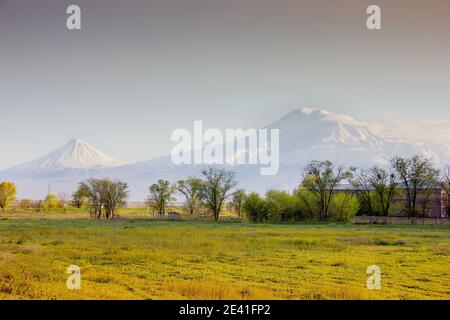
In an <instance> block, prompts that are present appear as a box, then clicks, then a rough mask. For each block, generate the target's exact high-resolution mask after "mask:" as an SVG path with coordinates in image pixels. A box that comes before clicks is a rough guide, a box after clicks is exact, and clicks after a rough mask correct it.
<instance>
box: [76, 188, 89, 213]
mask: <svg viewBox="0 0 450 320" xmlns="http://www.w3.org/2000/svg"><path fill="white" fill-rule="evenodd" d="M72 204H73V206H74V207H75V208H84V207H85V206H87V205H88V204H89V193H88V192H86V188H82V187H80V186H79V187H78V189H77V190H76V191H75V192H74V193H73V194H72Z"/></svg>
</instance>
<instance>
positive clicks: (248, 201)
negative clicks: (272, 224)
mask: <svg viewBox="0 0 450 320" xmlns="http://www.w3.org/2000/svg"><path fill="white" fill-rule="evenodd" d="M242 210H243V211H244V212H245V214H246V215H247V218H248V220H249V221H251V222H258V221H260V222H261V221H267V220H268V208H267V202H266V201H265V200H264V199H263V198H261V197H260V195H259V194H257V193H256V192H252V193H250V194H249V195H248V196H246V197H245V198H244V202H243V204H242Z"/></svg>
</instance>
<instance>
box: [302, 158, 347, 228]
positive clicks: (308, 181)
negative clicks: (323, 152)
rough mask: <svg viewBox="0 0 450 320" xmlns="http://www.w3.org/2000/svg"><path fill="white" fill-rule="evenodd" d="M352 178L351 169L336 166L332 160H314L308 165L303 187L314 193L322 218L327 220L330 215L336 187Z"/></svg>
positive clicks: (320, 217)
mask: <svg viewBox="0 0 450 320" xmlns="http://www.w3.org/2000/svg"><path fill="white" fill-rule="evenodd" d="M350 178H351V172H350V171H348V170H345V169H344V168H343V167H338V168H335V167H334V165H333V164H332V163H331V162H330V161H312V162H310V163H309V164H308V165H307V166H306V168H305V178H304V180H303V182H302V187H303V188H305V189H306V190H308V191H310V192H311V193H312V194H313V195H314V197H315V199H316V201H317V203H318V207H319V219H320V220H326V219H327V218H328V216H329V209H330V203H331V201H332V199H333V196H334V191H335V189H336V187H337V186H338V185H339V184H340V183H341V182H342V181H344V180H345V179H350Z"/></svg>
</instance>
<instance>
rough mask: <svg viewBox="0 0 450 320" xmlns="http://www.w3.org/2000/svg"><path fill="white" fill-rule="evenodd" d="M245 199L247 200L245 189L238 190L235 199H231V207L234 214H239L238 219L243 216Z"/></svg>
mask: <svg viewBox="0 0 450 320" xmlns="http://www.w3.org/2000/svg"><path fill="white" fill-rule="evenodd" d="M244 198H245V190H244V189H238V190H236V191H235V192H233V197H232V199H231V207H232V208H233V210H234V212H235V213H236V214H237V216H238V217H240V216H241V211H242V203H243V202H244Z"/></svg>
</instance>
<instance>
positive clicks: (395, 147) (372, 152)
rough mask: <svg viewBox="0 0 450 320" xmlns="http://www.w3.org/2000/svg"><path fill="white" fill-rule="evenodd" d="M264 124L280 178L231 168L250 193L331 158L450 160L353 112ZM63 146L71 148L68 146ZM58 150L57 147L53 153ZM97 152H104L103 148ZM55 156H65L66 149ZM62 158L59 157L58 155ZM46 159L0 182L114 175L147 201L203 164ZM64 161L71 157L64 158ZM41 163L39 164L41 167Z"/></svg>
mask: <svg viewBox="0 0 450 320" xmlns="http://www.w3.org/2000/svg"><path fill="white" fill-rule="evenodd" d="M265 128H267V129H279V132H280V170H279V173H278V174H277V175H275V176H261V175H260V174H259V169H260V167H259V166H255V165H236V166H231V167H229V168H232V169H234V170H235V171H236V173H237V179H238V181H239V183H240V187H242V188H244V189H246V190H247V191H257V192H260V193H262V192H265V191H266V190H267V189H269V188H279V189H285V190H292V189H293V188H295V187H297V186H298V184H299V182H300V180H301V175H302V171H303V168H304V166H305V165H306V164H307V163H308V162H309V161H311V160H330V161H332V162H333V163H335V164H336V165H347V166H350V165H352V166H358V167H370V166H373V165H378V166H387V165H389V161H390V159H391V158H392V157H393V156H394V155H401V156H411V155H413V154H423V155H424V156H426V157H427V158H430V159H432V160H433V161H434V162H435V164H436V165H437V166H438V167H443V166H444V165H446V164H450V146H447V145H444V144H432V143H428V142H424V141H407V140H404V139H395V138H392V137H385V136H382V135H380V134H375V133H373V132H372V131H371V130H370V128H369V125H368V124H366V123H364V122H361V121H358V120H356V119H354V118H352V117H350V116H348V115H340V114H335V113H331V112H328V111H325V110H321V109H313V108H302V109H295V110H293V111H291V112H290V113H288V114H286V115H284V116H282V117H280V118H279V119H278V120H276V121H274V122H273V123H271V124H269V125H268V126H266V127H265ZM86 144H87V143H86ZM63 150H72V149H71V148H70V147H67V145H66V148H65V149H63ZM56 151H58V149H57V150H55V151H54V152H52V153H50V154H49V155H52V154H54V153H55V152H56ZM60 151H61V150H60ZM97 151H98V150H97ZM75 153H76V152H75ZM98 153H101V152H100V151H98ZM55 154H56V155H60V156H61V152H59V153H58V152H56V153H55ZM63 154H65V153H64V152H63ZM87 154H89V152H87ZM101 154H102V153H101ZM69 155H71V156H73V157H69V158H70V159H72V160H73V159H75V160H79V159H78V158H77V156H76V155H75V156H74V155H73V154H72V153H71V152H69ZM47 156H48V155H47ZM50 158H51V159H53V158H52V157H50ZM59 158H60V157H56V159H59ZM94 158H95V157H94ZM100 158H101V157H100ZM111 159H112V158H111ZM45 160H46V156H44V157H42V158H39V159H37V160H34V161H31V162H28V163H27V164H30V163H31V164H34V166H33V165H32V166H31V167H32V168H34V170H30V166H28V170H26V169H24V168H26V166H25V167H22V168H21V166H17V167H14V168H13V170H12V169H7V170H4V171H0V180H2V179H4V178H8V179H9V180H13V181H14V182H16V181H17V184H18V189H19V192H21V196H27V197H34V198H39V197H42V195H43V194H44V195H45V192H46V190H47V187H48V185H52V187H53V189H55V190H56V189H57V190H61V191H64V192H73V190H74V189H75V188H76V185H77V183H78V182H80V181H81V180H84V179H87V178H89V177H109V178H112V179H121V180H124V181H126V182H128V183H129V185H130V191H131V199H132V200H142V199H144V198H145V196H146V193H147V191H148V187H149V185H150V184H152V183H154V182H155V181H157V180H158V179H167V180H169V181H171V182H175V181H177V180H180V179H184V178H187V177H188V176H192V175H199V173H200V169H201V167H202V166H201V165H191V166H189V165H181V166H177V165H174V164H173V163H172V162H171V159H170V156H169V155H168V156H163V157H158V158H153V159H150V160H144V161H140V162H135V163H130V164H122V163H120V164H117V165H108V166H96V165H95V164H96V161H87V162H86V163H87V164H89V165H86V163H85V162H83V161H81V164H85V165H80V164H79V163H78V164H77V165H73V163H71V162H70V161H68V162H67V161H66V162H65V161H62V163H63V164H64V165H61V163H58V161H56V160H54V159H53V162H52V164H55V161H56V163H57V164H56V165H55V166H50V167H51V169H49V168H48V166H47V164H48V162H46V161H45ZM63 160H67V159H66V158H64V157H63ZM113 160H114V159H113ZM100 163H101V162H100ZM106 163H108V161H107V162H106ZM36 164H39V165H38V166H36ZM68 164H70V165H68ZM33 188H34V189H37V190H38V191H36V190H33Z"/></svg>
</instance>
